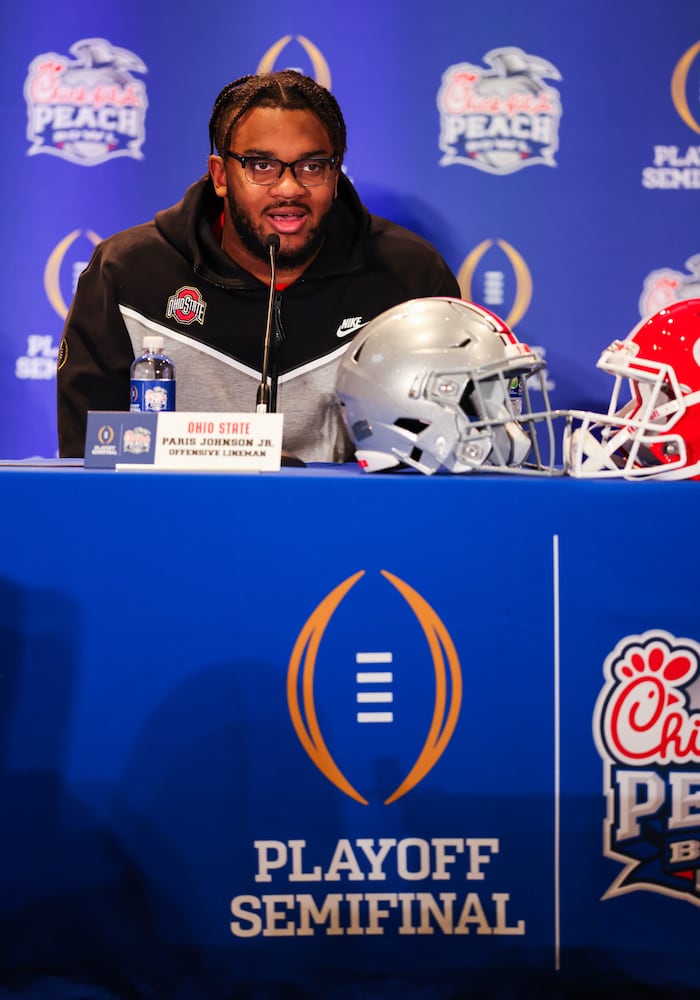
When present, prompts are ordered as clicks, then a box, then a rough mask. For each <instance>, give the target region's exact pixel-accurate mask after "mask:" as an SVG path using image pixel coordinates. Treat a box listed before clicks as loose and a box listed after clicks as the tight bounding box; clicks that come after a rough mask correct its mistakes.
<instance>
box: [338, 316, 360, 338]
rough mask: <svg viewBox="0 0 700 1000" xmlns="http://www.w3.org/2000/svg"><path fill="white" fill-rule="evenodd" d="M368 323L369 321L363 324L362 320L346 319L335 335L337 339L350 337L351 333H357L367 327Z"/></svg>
mask: <svg viewBox="0 0 700 1000" xmlns="http://www.w3.org/2000/svg"><path fill="white" fill-rule="evenodd" d="M367 322H368V321H367V320H365V322H364V323H363V322H361V320H347V319H344V320H343V322H342V323H341V324H340V326H339V327H338V329H337V330H336V331H335V335H336V337H349V336H350V334H351V333H357V331H358V330H360V329H362V327H363V326H367Z"/></svg>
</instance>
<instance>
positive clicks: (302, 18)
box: [0, 0, 700, 458]
mask: <svg viewBox="0 0 700 1000" xmlns="http://www.w3.org/2000/svg"><path fill="white" fill-rule="evenodd" d="M272 14H274V16H272ZM0 25H1V26H2V31H3V38H4V39H5V57H4V59H3V60H2V66H1V67H0V87H1V88H2V102H1V106H0V122H1V123H2V135H3V140H4V142H3V156H2V160H1V161H0V179H1V180H2V183H3V190H4V192H5V196H4V206H3V213H2V217H1V219H0V232H1V233H2V245H3V246H4V247H5V248H6V274H8V275H11V276H12V278H13V282H12V294H11V295H10V297H9V299H7V300H6V306H7V308H5V309H3V313H2V319H1V321H0V399H1V400H2V402H1V403H0V406H1V407H2V411H1V419H0V455H2V456H3V457H7V458H23V457H27V456H32V455H41V456H45V457H52V456H53V455H55V453H56V431H55V401H54V400H55V374H54V369H55V358H56V353H57V349H58V344H59V340H60V334H61V328H62V323H63V318H64V315H65V312H66V310H67V307H68V305H69V303H70V300H71V297H72V294H73V289H74V287H75V282H76V280H77V275H78V274H79V272H80V270H81V268H82V267H83V266H84V264H85V262H86V261H87V259H88V258H89V255H90V253H91V250H92V247H93V246H94V244H95V242H96V241H97V240H99V239H100V238H102V237H105V236H107V235H109V234H110V233H112V232H114V231H116V230H118V229H122V228H124V227H126V226H129V225H132V224H135V223H138V222H142V221H144V220H146V219H149V218H151V217H152V216H153V214H154V212H155V211H157V210H158V209H159V208H162V207H164V206H166V205H168V204H172V203H174V202H175V201H177V200H178V199H179V198H180V196H181V195H182V193H183V191H184V189H185V187H186V186H187V185H188V184H189V183H190V182H191V181H192V180H194V179H195V178H196V177H198V176H199V175H200V174H201V173H203V172H204V171H205V169H206V157H207V153H208V143H207V122H208V118H209V114H210V110H211V106H212V104H213V100H214V97H215V96H216V94H217V93H218V91H219V90H220V89H221V87H222V86H223V85H224V84H225V83H227V82H228V81H229V80H231V79H233V78H234V77H236V76H239V75H241V74H244V73H249V72H254V71H256V70H258V69H281V68H284V67H288V66H292V67H297V68H299V69H302V70H304V71H305V72H308V73H310V74H311V75H313V76H315V77H316V78H317V79H319V80H320V81H321V82H323V83H324V84H326V85H329V86H330V88H331V89H332V90H333V92H334V93H335V94H336V96H337V97H338V99H339V101H340V103H341V106H342V107H343V110H344V113H345V115H346V118H347V122H348V128H349V150H348V156H347V160H346V169H347V172H348V174H349V175H350V176H351V177H352V179H353V180H354V182H355V184H356V185H357V188H358V189H359V191H360V194H361V196H362V198H363V199H364V201H365V202H366V204H367V205H368V206H369V208H370V209H371V210H373V211H375V212H378V213H380V214H384V215H387V216H389V217H391V218H393V219H395V220H396V221H398V222H401V223H403V224H405V225H407V226H409V227H410V228H413V229H415V230H416V231H418V232H420V233H422V234H423V235H425V236H426V237H428V238H429V239H431V240H432V241H433V242H434V243H435V244H436V246H437V247H438V248H439V249H440V251H441V252H442V253H443V255H444V256H445V258H446V259H447V261H448V263H449V264H450V266H451V267H452V268H453V270H454V271H455V272H456V273H457V274H458V275H459V277H460V284H461V288H462V293H463V294H464V295H465V297H468V298H473V299H475V300H476V301H479V302H481V303H483V304H485V305H487V306H489V307H490V308H491V309H493V310H494V311H496V312H498V313H499V314H501V315H502V316H503V317H504V318H505V319H507V320H508V321H509V322H510V323H511V325H512V326H513V327H514V328H515V329H516V331H517V333H518V335H519V336H520V337H521V339H523V340H526V341H528V342H529V343H530V344H532V345H537V346H539V347H541V348H543V349H544V351H545V352H546V358H547V361H548V364H549V369H550V382H551V388H552V396H553V402H554V404H555V405H557V406H571V407H574V406H577V407H580V406H587V405H596V406H600V405H601V404H602V403H603V402H604V401H605V399H606V397H607V392H608V385H607V377H606V376H604V375H602V374H600V373H598V372H596V370H595V362H596V360H597V358H598V355H599V353H600V351H601V350H602V349H603V348H604V347H606V346H607V345H608V343H609V342H610V341H611V340H612V339H613V338H615V337H622V336H624V335H626V334H627V333H628V332H629V330H630V329H631V328H632V327H633V326H634V325H635V323H636V322H637V321H638V320H639V318H640V316H641V315H645V314H647V313H648V312H652V311H655V310H656V309H657V308H659V307H660V306H661V305H663V304H665V303H666V302H668V301H672V300H674V299H676V298H687V297H690V296H691V295H692V294H695V295H697V294H698V292H699V290H700V235H699V234H698V226H697V221H698V219H699V218H700V213H699V211H698V208H699V204H700V8H699V7H698V5H697V3H694V2H691V0H638V2H637V3H635V4H634V8H633V10H632V9H631V8H628V7H627V6H625V5H620V4H611V3H609V2H607V0H592V2H589V3H587V4H585V5H584V4H580V5H571V4H561V3H559V2H558V0H534V2H532V3H530V4H523V3H521V2H519V0H502V2H501V3H499V4H498V5H496V6H493V5H488V4H484V5H475V4H469V3H464V2H452V0H436V2H434V3H431V4H422V3H419V2H417V0H404V2H401V3H399V2H397V0H394V2H387V3H383V4H381V5H378V4H376V3H371V2H370V0H356V2H355V3H354V4H353V5H348V6H347V7H346V8H338V6H337V5H331V4H325V5H324V4H321V5H317V6H316V7H315V8H314V9H313V10H306V9H305V5H300V4H298V3H288V2H285V0H281V2H278V3H276V4H275V5H274V10H272V9H271V8H270V7H269V5H263V6H259V5H251V4H228V5H221V4H214V3H212V2H211V0H202V2H200V3H199V4H197V6H196V8H195V9H193V8H192V6H191V5H190V4H184V3H182V2H180V0H173V2H172V3H168V4H164V3H160V2H158V0H139V2H138V3H137V2H135V0H123V2H121V3H118V4H117V3H114V2H113V0H106V2H104V3H102V4H94V3H87V2H85V0H75V2H74V3H72V4H71V5H70V7H69V8H68V9H66V8H65V7H62V8H58V7H56V6H55V5H54V4H49V3H47V2H45V0H38V3H35V4H32V5H20V6H19V7H16V8H14V7H13V9H12V10H10V5H9V4H6V5H4V6H3V10H2V12H0Z"/></svg>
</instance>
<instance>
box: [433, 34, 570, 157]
mask: <svg viewBox="0 0 700 1000" xmlns="http://www.w3.org/2000/svg"><path fill="white" fill-rule="evenodd" d="M484 62H485V63H486V64H487V66H489V67H491V68H490V69H484V68H483V67H482V66H476V65H474V64H473V63H458V64H457V65H454V66H450V67H448V69H446V70H445V72H444V73H443V75H442V84H441V86H440V90H439V91H438V95H437V106H438V110H439V112H440V149H441V150H442V153H443V156H442V159H441V160H440V166H448V165H449V164H452V163H462V164H465V165H466V166H470V167H476V168H477V170H483V171H485V172H486V173H489V174H512V173H513V172H514V171H516V170H522V168H523V167H528V166H532V165H533V164H536V163H541V164H544V165H545V166H548V167H555V166H556V161H555V159H554V154H555V153H556V151H557V149H558V148H559V120H560V118H561V114H562V111H561V101H560V99H559V91H557V90H556V89H555V88H554V87H550V86H549V85H548V84H546V83H545V82H544V81H545V79H547V78H548V79H553V80H561V74H560V73H559V70H558V69H557V68H556V66H553V65H552V64H551V63H550V62H548V61H547V60H546V59H541V58H540V57H539V56H533V55H529V54H528V53H527V52H524V51H523V50H522V49H519V48H515V47H512V46H511V47H506V48H498V49H491V51H490V52H487V53H486V55H485V56H484Z"/></svg>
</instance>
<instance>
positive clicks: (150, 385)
mask: <svg viewBox="0 0 700 1000" xmlns="http://www.w3.org/2000/svg"><path fill="white" fill-rule="evenodd" d="M129 409H130V410H131V411H132V412H145V413H164V412H165V411H166V410H167V411H169V410H174V409H175V379H132V380H131V403H130V406H129Z"/></svg>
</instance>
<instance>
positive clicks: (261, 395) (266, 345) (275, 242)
mask: <svg viewBox="0 0 700 1000" xmlns="http://www.w3.org/2000/svg"><path fill="white" fill-rule="evenodd" d="M279 248H280V238H279V236H278V235H277V233H270V234H269V235H268V236H267V238H266V239H265V249H266V250H267V251H268V252H269V254H270V296H269V298H268V300H267V322H266V323H265V340H264V341H263V362H262V377H261V379H260V385H259V386H258V394H257V397H256V400H255V402H256V407H255V409H256V412H257V413H267V412H268V411H269V410H270V387H269V385H268V384H267V377H268V371H269V368H270V353H271V349H272V303H273V301H274V298H275V280H276V272H277V264H276V260H275V255H276V253H277V251H278V250H279Z"/></svg>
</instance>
